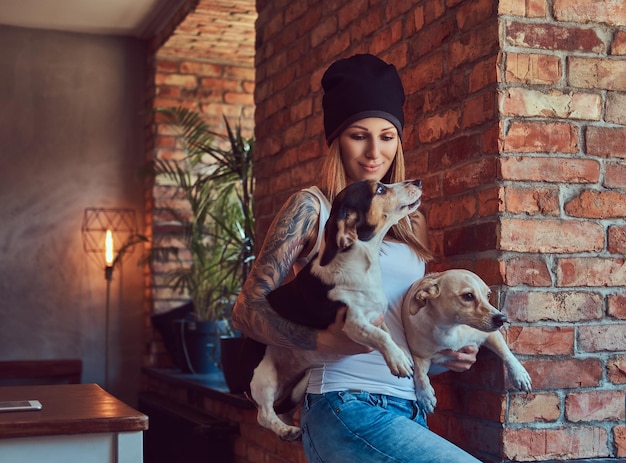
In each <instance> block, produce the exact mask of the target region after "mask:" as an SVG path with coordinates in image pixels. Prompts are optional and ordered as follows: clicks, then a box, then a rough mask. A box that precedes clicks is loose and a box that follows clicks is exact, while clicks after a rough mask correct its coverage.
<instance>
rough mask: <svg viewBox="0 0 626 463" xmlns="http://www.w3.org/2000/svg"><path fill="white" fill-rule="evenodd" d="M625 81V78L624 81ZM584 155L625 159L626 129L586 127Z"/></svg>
mask: <svg viewBox="0 0 626 463" xmlns="http://www.w3.org/2000/svg"><path fill="white" fill-rule="evenodd" d="M624 80H625V81H626V78H625V79H624ZM586 139H587V149H586V150H585V152H586V153H588V154H592V155H595V156H602V157H606V158H626V128H611V127H598V126H593V125H592V126H588V127H587V130H586Z"/></svg>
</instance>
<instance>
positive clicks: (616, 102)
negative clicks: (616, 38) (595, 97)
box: [604, 32, 626, 125]
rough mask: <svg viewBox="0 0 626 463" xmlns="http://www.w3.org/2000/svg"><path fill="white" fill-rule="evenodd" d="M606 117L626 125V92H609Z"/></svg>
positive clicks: (609, 120)
mask: <svg viewBox="0 0 626 463" xmlns="http://www.w3.org/2000/svg"><path fill="white" fill-rule="evenodd" d="M624 37H625V38H626V32H625V33H624ZM625 40H626V39H625ZM604 118H605V119H606V121H607V122H612V123H614V124H621V125H626V94H623V93H617V92H608V94H607V97H606V114H605V116H604Z"/></svg>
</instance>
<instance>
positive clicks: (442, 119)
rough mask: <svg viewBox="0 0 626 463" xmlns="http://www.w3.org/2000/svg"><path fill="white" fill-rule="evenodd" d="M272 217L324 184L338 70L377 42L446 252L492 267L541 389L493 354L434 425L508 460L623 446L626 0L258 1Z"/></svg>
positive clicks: (448, 257) (517, 342) (261, 202)
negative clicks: (328, 103)
mask: <svg viewBox="0 0 626 463" xmlns="http://www.w3.org/2000/svg"><path fill="white" fill-rule="evenodd" d="M257 8H258V12H259V20H258V23H257V44H258V48H257V56H256V75H257V81H256V91H255V103H256V115H255V119H256V125H255V130H256V136H257V152H258V154H259V161H258V163H257V166H258V168H257V171H256V172H257V203H256V204H257V219H258V223H259V230H260V233H261V234H262V233H263V231H264V230H266V229H267V226H268V225H269V222H270V221H271V219H272V217H273V215H274V214H275V213H276V211H277V209H278V207H279V206H280V205H281V204H282V202H283V201H284V200H285V198H286V197H287V195H288V194H290V193H291V192H293V191H294V190H296V189H298V188H301V187H302V186H305V185H308V184H311V183H315V182H316V180H317V178H316V175H317V172H318V166H319V160H320V158H321V157H322V156H323V153H324V152H325V145H324V140H323V128H322V113H321V91H320V84H319V82H320V78H321V75H322V73H323V71H324V70H325V69H326V68H327V66H328V65H329V64H330V63H331V62H332V61H333V60H335V59H336V58H337V57H341V56H348V55H351V54H353V53H359V52H371V53H375V54H377V55H379V56H381V57H382V58H384V59H386V60H388V61H390V62H393V63H394V64H396V66H397V67H398V69H399V71H400V74H401V76H402V78H403V81H404V82H405V86H406V90H407V104H406V107H405V110H406V115H407V118H406V119H407V121H408V122H407V127H406V130H405V151H406V152H407V160H408V170H409V174H410V176H414V177H420V178H422V179H423V180H424V182H425V194H426V205H425V211H426V212H427V215H428V219H429V224H430V227H431V230H432V232H431V239H432V244H433V246H434V248H435V250H436V251H437V253H438V254H439V256H440V259H439V260H438V261H437V263H435V265H434V266H433V268H434V269H436V268H443V267H465V268H470V269H473V270H475V271H477V272H478V273H479V274H480V275H481V276H483V278H484V279H485V280H486V281H487V282H488V283H489V284H490V285H492V286H493V287H494V288H495V289H496V290H497V292H498V296H499V300H500V303H499V305H500V307H501V308H503V309H504V311H505V312H506V314H507V315H508V317H509V318H510V320H511V325H510V327H509V328H508V329H507V330H506V335H507V338H508V341H509V344H510V346H511V347H512V349H513V350H514V352H516V354H517V355H518V356H520V358H521V359H522V360H523V363H524V364H525V365H526V367H527V368H528V370H529V371H530V373H531V375H532V377H533V382H534V389H535V390H534V391H533V393H532V394H529V395H525V394H519V393H516V392H515V391H507V390H506V388H507V383H506V377H505V375H504V372H503V370H502V366H501V364H500V363H499V361H497V359H495V358H494V356H493V355H490V354H489V353H485V352H481V355H480V358H479V362H478V364H477V365H476V366H475V367H474V368H473V369H472V371H471V372H469V373H466V374H463V375H457V374H445V375H442V376H440V377H439V378H437V380H436V387H437V391H438V392H437V393H438V397H439V400H440V403H439V406H438V411H437V413H436V414H435V415H434V416H433V417H432V418H431V420H430V423H431V427H432V428H433V429H435V430H436V431H437V432H440V433H442V434H444V435H445V436H447V437H448V438H450V439H451V440H453V441H455V442H458V443H459V444H460V445H462V446H463V447H465V448H468V449H469V450H470V451H472V452H473V453H476V454H478V455H479V456H480V457H481V458H484V459H485V460H490V461H511V460H516V461H531V460H533V461H534V460H539V461H541V460H544V461H545V460H550V459H557V460H562V459H582V458H601V457H609V458H615V459H618V458H624V457H625V456H626V428H625V427H624V426H623V422H624V391H625V390H626V374H624V371H625V370H626V323H625V322H624V319H625V317H626V315H625V314H626V310H625V309H624V307H625V306H626V297H624V290H625V287H626V275H625V273H624V268H626V266H625V265H624V264H625V260H624V256H623V254H624V249H625V248H626V246H625V245H624V242H625V241H624V237H625V235H626V229H625V228H626V225H625V223H624V216H626V213H625V212H626V211H625V210H624V209H626V197H625V196H626V194H625V184H626V180H625V179H626V175H625V172H626V164H625V161H624V158H625V157H626V148H625V147H626V117H625V116H624V114H626V98H625V97H624V94H625V93H624V92H626V58H625V56H626V35H625V33H624V26H625V25H626V10H625V9H624V7H623V2H621V1H619V2H618V1H609V2H595V1H590V0H586V1H585V0H578V1H576V0H567V1H566V0H554V1H545V0H533V1H528V2H519V1H517V0H508V1H500V2H498V1H494V0H476V1H469V0H458V1H454V0H449V1H443V0H441V1H421V2H419V1H414V2H395V1H394V2H391V1H389V2H385V1H378V2H365V1H357V0H352V1H337V2H332V3H329V2H323V3H322V2H318V3H310V2H306V1H295V2H293V1H290V2H287V1H282V2H281V1H279V2H269V1H259V2H257Z"/></svg>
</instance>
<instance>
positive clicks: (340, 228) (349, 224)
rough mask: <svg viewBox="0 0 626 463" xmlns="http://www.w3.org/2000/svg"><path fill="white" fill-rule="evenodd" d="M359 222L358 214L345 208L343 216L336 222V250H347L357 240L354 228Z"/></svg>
mask: <svg viewBox="0 0 626 463" xmlns="http://www.w3.org/2000/svg"><path fill="white" fill-rule="evenodd" d="M358 222H359V213H358V212H357V211H356V210H355V209H352V208H346V210H345V214H344V216H343V217H342V218H341V219H339V220H338V221H337V235H336V239H337V248H338V249H339V250H341V251H343V250H344V249H347V248H349V247H350V246H352V245H353V244H354V242H355V241H356V240H357V239H358V234H357V231H356V226H357V224H358Z"/></svg>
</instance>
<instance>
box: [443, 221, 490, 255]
mask: <svg viewBox="0 0 626 463" xmlns="http://www.w3.org/2000/svg"><path fill="white" fill-rule="evenodd" d="M443 246H444V248H443V252H444V255H447V256H450V255H458V254H468V253H474V252H478V251H488V250H493V249H494V248H495V246H496V224H495V223H494V222H485V223H481V224H477V225H470V226H467V227H461V228H457V229H453V230H448V231H445V232H444V236H443Z"/></svg>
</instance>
